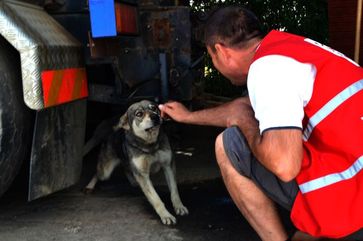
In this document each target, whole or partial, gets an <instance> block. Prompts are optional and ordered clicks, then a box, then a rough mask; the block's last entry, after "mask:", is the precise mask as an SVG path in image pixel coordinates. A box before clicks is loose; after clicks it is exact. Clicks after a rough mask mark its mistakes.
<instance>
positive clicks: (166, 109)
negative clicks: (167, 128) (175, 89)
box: [159, 101, 191, 123]
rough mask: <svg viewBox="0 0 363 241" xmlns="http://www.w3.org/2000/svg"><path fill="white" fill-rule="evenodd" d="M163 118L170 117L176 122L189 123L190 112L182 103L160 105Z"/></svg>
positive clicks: (172, 102)
mask: <svg viewBox="0 0 363 241" xmlns="http://www.w3.org/2000/svg"><path fill="white" fill-rule="evenodd" d="M159 109H160V111H161V116H162V117H163V118H167V117H170V118H172V119H173V120H175V121H178V122H183V123H187V122H188V117H189V116H190V113H191V112H190V111H189V110H188V109H187V108H186V107H185V106H184V105H183V104H181V103H179V102H176V101H171V102H167V103H165V104H161V105H159Z"/></svg>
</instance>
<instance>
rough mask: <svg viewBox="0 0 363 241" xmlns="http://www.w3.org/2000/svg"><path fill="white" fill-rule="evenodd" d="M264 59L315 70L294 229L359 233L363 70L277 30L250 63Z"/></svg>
mask: <svg viewBox="0 0 363 241" xmlns="http://www.w3.org/2000/svg"><path fill="white" fill-rule="evenodd" d="M267 55H282V56H287V57H291V58H293V59H295V60H297V61H299V62H301V63H311V64H313V65H314V66H315V67H316V70H317V74H316V77H315V82H314V87H313V88H314V89H313V94H312V97H311V99H310V101H309V103H308V104H307V105H306V107H305V108H304V113H305V117H304V120H303V133H304V135H303V139H304V141H303V145H304V157H303V162H302V166H301V171H300V173H299V175H298V176H297V177H296V181H297V183H298V185H299V192H298V195H297V197H296V200H295V202H294V205H293V208H292V211H291V219H292V221H293V223H294V225H295V226H296V227H297V228H298V229H300V230H302V231H304V232H306V233H309V234H311V235H313V236H325V237H333V238H339V237H343V236H346V235H348V234H351V233H353V232H355V231H357V230H359V229H361V228H362V227H363V170H362V169H363V91H362V90H363V69H362V68H361V67H359V66H358V65H357V64H356V63H354V62H353V61H352V60H350V59H348V58H346V57H345V56H344V55H342V54H341V53H339V52H337V51H335V50H333V49H331V48H329V47H327V46H324V45H322V44H319V43H317V42H315V41H312V40H310V39H306V38H303V37H300V36H296V35H292V34H288V33H284V32H279V31H272V32H270V33H269V34H268V35H267V36H266V37H265V38H264V39H263V41H262V43H261V45H260V47H259V49H258V51H257V52H256V55H255V57H254V60H257V59H258V58H261V57H264V56H267ZM262 88H263V86H262ZM281 91H284V90H281Z"/></svg>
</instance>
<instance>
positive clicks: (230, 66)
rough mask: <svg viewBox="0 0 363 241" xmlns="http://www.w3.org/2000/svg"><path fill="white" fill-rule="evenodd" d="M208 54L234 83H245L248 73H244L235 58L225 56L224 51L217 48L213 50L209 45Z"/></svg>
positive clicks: (221, 71) (217, 67) (215, 65)
mask: <svg viewBox="0 0 363 241" xmlns="http://www.w3.org/2000/svg"><path fill="white" fill-rule="evenodd" d="M207 50H208V54H209V56H210V57H211V59H212V62H213V65H214V67H215V68H216V69H217V70H218V71H219V72H220V73H221V74H222V75H223V76H225V77H226V78H228V79H229V80H230V81H231V83H232V84H233V85H238V86H240V85H245V84H246V79H247V75H246V74H243V72H242V69H240V68H239V67H238V63H236V62H235V61H233V59H231V58H230V59H228V60H227V58H225V56H224V57H223V56H222V53H221V52H220V51H219V50H218V49H217V50H216V51H213V50H212V49H211V48H210V47H209V46H207Z"/></svg>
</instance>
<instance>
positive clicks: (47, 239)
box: [0, 126, 291, 241]
mask: <svg viewBox="0 0 363 241" xmlns="http://www.w3.org/2000/svg"><path fill="white" fill-rule="evenodd" d="M173 128H174V127H173ZM173 128H171V129H172V131H171V133H172V134H171V136H170V139H171V142H172V145H173V149H174V152H175V158H176V161H177V177H178V182H179V191H180V196H181V199H182V201H183V203H184V205H185V206H186V207H188V209H189V212H190V214H189V215H188V216H183V217H177V224H176V225H172V226H165V225H163V224H162V223H161V222H160V220H159V218H158V216H157V215H156V213H155V212H154V210H153V209H152V208H151V206H150V204H149V203H148V202H147V200H146V198H145V197H144V196H143V194H142V193H141V191H140V190H139V189H138V188H133V187H131V186H130V185H129V184H128V182H127V181H126V179H125V178H124V176H123V175H122V174H121V172H120V173H115V175H113V177H112V178H111V180H109V181H106V182H103V183H99V185H98V186H97V187H96V190H95V192H94V193H93V194H90V195H85V194H83V192H82V191H81V190H82V187H84V186H85V185H86V183H87V181H88V180H89V178H90V177H91V176H92V174H93V170H94V168H95V156H96V155H97V150H94V151H92V152H91V153H89V154H88V155H87V156H86V157H85V160H84V171H83V174H82V178H81V180H80V181H79V183H77V184H76V185H75V186H73V187H71V188H69V189H67V190H64V191H61V192H58V193H55V194H52V195H50V196H48V197H45V198H41V199H39V200H35V201H32V202H30V203H27V202H26V201H25V199H26V197H25V194H24V193H25V191H24V188H22V187H23V186H21V185H20V187H19V186H15V187H14V186H13V187H12V188H11V189H10V190H9V192H7V193H6V195H5V196H3V197H2V198H1V199H0V241H83V240H84V241H128V240H130V241H131V240H132V241H164V240H165V241H182V240H188V241H205V240H208V241H217V240H218V241H237V240H239V241H258V240H260V239H259V238H258V236H257V235H256V233H255V232H254V231H253V230H252V228H251V227H250V226H249V225H248V223H247V222H246V221H245V220H244V218H243V217H242V216H241V214H240V213H239V211H238V209H237V208H236V206H235V205H234V204H233V202H232V201H231V199H230V197H229V195H228V193H227V191H226V189H225V187H224V185H223V182H222V180H221V178H220V174H219V171H218V168H217V165H216V162H215V157H214V139H215V137H216V135H217V133H219V132H220V131H221V130H220V129H218V128H210V127H195V126H189V127H186V126H179V127H178V128H174V129H173ZM153 180H154V182H155V183H156V184H157V186H156V189H157V192H158V193H159V194H160V197H161V199H162V200H163V201H164V202H165V204H166V207H167V208H168V210H169V211H170V212H171V213H174V212H173V210H172V206H171V203H170V198H169V193H168V190H167V187H166V186H165V185H164V181H163V178H162V177H161V176H160V175H157V176H155V177H154V178H153ZM282 215H283V216H284V220H286V221H285V222H286V225H287V226H289V227H291V224H290V223H289V221H288V214H287V213H284V212H282Z"/></svg>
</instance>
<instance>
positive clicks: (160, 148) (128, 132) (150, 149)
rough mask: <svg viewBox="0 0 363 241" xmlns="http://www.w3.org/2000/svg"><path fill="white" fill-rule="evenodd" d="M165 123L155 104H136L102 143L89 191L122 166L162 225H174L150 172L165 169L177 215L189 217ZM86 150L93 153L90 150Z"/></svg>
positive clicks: (119, 120)
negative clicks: (177, 178)
mask: <svg viewBox="0 0 363 241" xmlns="http://www.w3.org/2000/svg"><path fill="white" fill-rule="evenodd" d="M161 123H162V118H161V115H160V111H159V109H158V107H157V105H156V104H155V103H153V102H150V101H147V100H143V101H140V102H137V103H134V104H132V105H131V106H130V107H129V108H128V110H127V112H126V113H125V114H124V115H122V116H121V118H118V120H117V123H116V125H114V126H113V132H112V134H111V135H109V137H108V138H107V140H106V141H105V142H104V143H103V144H102V147H101V151H100V155H99V160H98V164H97V173H96V174H95V176H94V177H93V178H92V180H91V181H90V183H89V184H88V185H87V187H86V191H87V192H90V191H92V190H93V189H94V187H95V185H96V183H97V181H98V180H107V179H108V178H109V177H110V176H111V174H112V172H113V170H114V168H115V167H116V166H118V165H119V164H121V165H122V166H123V168H124V170H125V173H126V176H127V177H128V179H129V180H130V182H131V184H136V183H137V184H138V185H139V186H140V187H141V189H142V191H143V192H144V194H145V196H146V197H147V199H148V200H149V202H150V204H151V205H152V206H153V207H154V209H155V211H156V212H157V214H158V215H159V216H160V218H161V221H162V223H163V224H167V225H170V224H175V223H176V218H175V217H174V216H173V215H172V214H170V213H169V211H168V210H167V209H166V208H165V205H164V203H163V202H162V201H161V199H160V197H159V195H158V194H157V193H156V191H155V189H154V186H153V184H152V182H151V180H150V173H155V172H157V171H159V170H160V168H162V169H163V171H164V174H165V177H166V181H167V184H168V187H169V190H170V193H171V201H172V204H173V206H174V210H175V212H176V214H178V215H186V214H188V209H187V208H186V207H185V206H184V205H183V203H182V202H181V200H180V197H179V193H178V189H177V183H176V179H175V163H174V161H173V158H172V151H171V148H170V144H169V141H168V138H167V136H166V135H165V133H164V132H163V131H162V129H161ZM103 131H104V130H103ZM91 139H92V138H91ZM86 146H87V144H86ZM87 148H88V149H87ZM86 149H87V151H89V149H90V147H89V146H88V147H86Z"/></svg>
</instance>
